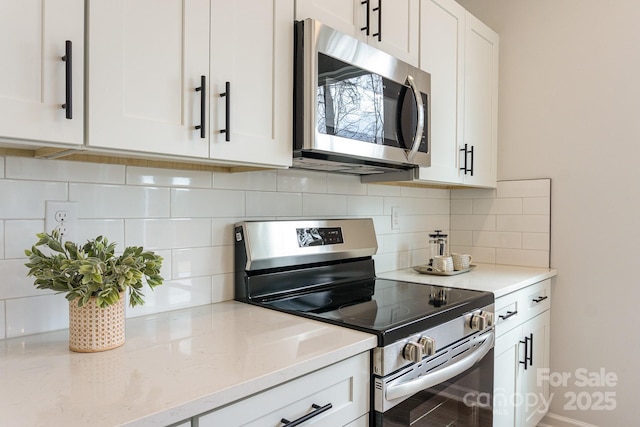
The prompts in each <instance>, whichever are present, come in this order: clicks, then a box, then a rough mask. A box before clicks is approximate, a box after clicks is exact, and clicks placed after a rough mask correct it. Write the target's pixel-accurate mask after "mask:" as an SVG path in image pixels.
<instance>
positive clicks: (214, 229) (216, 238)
mask: <svg viewBox="0 0 640 427" xmlns="http://www.w3.org/2000/svg"><path fill="white" fill-rule="evenodd" d="M242 220H243V218H213V219H211V246H224V245H233V244H234V242H235V233H234V224H236V223H237V222H240V221H242Z"/></svg>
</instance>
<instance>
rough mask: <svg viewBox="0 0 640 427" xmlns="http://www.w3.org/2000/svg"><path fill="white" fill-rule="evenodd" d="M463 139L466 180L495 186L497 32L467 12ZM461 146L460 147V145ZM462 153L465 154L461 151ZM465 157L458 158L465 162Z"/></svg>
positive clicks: (469, 182) (483, 185)
mask: <svg viewBox="0 0 640 427" xmlns="http://www.w3.org/2000/svg"><path fill="white" fill-rule="evenodd" d="M464 91H465V93H464V140H463V145H464V144H467V148H469V149H470V148H471V147H472V148H473V154H468V155H467V157H468V160H467V162H469V161H472V162H473V165H472V166H471V165H470V164H469V163H467V169H469V168H471V169H472V171H473V174H469V173H467V174H466V175H465V177H464V181H465V183H467V184H470V185H474V186H482V187H495V186H496V181H497V159H498V156H497V149H498V35H497V34H496V33H495V32H494V31H493V30H491V28H489V27H487V26H486V25H485V24H483V23H482V22H480V21H479V20H478V19H477V18H476V17H474V16H473V15H471V14H467V24H466V35H465V72H464ZM460 148H463V147H460ZM462 155H463V156H464V155H465V154H464V153H462ZM464 161H465V159H464V158H463V159H461V162H462V166H464Z"/></svg>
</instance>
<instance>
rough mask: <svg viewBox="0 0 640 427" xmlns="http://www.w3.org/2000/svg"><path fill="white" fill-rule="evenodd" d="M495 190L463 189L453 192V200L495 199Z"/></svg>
mask: <svg viewBox="0 0 640 427" xmlns="http://www.w3.org/2000/svg"><path fill="white" fill-rule="evenodd" d="M495 198H496V190H495V189H493V188H461V189H455V190H451V199H495Z"/></svg>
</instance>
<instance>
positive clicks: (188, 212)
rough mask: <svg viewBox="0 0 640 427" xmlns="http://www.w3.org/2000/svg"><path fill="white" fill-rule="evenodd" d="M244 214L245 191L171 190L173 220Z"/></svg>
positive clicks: (241, 215) (240, 215)
mask: <svg viewBox="0 0 640 427" xmlns="http://www.w3.org/2000/svg"><path fill="white" fill-rule="evenodd" d="M244 214H245V192H244V191H235V190H203V189H196V188H172V189H171V216H172V217H173V218H211V217H214V218H215V217H243V216H244Z"/></svg>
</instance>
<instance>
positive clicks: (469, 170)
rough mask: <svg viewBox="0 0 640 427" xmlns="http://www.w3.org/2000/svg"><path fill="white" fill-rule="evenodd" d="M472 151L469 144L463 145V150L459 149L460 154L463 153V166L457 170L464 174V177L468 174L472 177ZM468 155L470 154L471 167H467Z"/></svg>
mask: <svg viewBox="0 0 640 427" xmlns="http://www.w3.org/2000/svg"><path fill="white" fill-rule="evenodd" d="M473 149H474V146H473V145H472V146H471V148H469V144H464V148H461V149H460V152H461V153H463V152H464V166H463V167H461V168H459V170H461V171H462V172H464V174H465V175H466V174H467V173H469V174H470V175H471V176H473ZM469 154H471V167H467V159H468V158H469Z"/></svg>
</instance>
